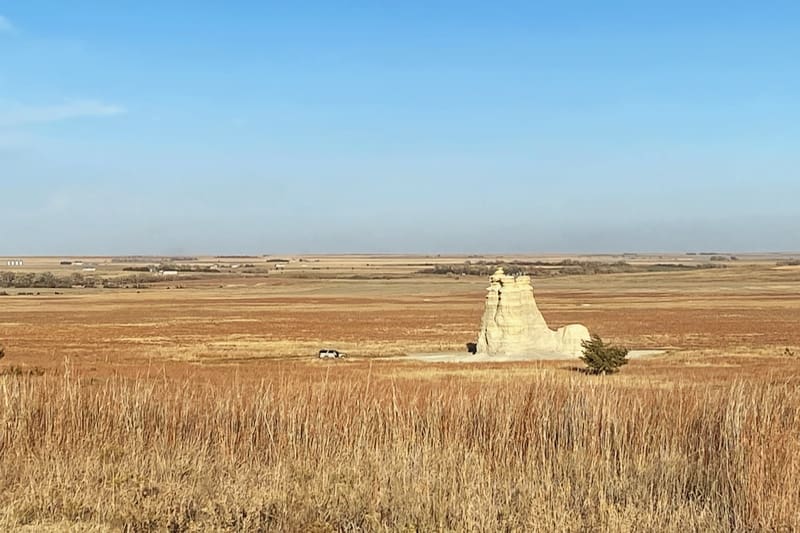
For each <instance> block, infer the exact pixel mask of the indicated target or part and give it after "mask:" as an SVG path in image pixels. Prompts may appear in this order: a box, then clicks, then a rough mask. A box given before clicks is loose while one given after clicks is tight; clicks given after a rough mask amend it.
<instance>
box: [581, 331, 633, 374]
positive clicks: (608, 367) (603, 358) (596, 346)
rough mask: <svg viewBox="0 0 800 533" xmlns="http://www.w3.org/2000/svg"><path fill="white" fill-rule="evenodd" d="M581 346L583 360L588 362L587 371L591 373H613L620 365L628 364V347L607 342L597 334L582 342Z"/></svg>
mask: <svg viewBox="0 0 800 533" xmlns="http://www.w3.org/2000/svg"><path fill="white" fill-rule="evenodd" d="M581 346H583V356H582V357H581V361H583V362H584V363H586V372H588V373H589V374H613V373H614V372H618V371H619V367H621V366H622V365H625V364H628V359H627V357H628V349H627V348H624V347H622V346H612V345H610V344H606V343H605V342H603V339H601V338H600V336H599V335H597V334H593V335H592V338H591V339H589V340H585V341H583V342H581Z"/></svg>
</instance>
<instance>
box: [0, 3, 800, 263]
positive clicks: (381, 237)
mask: <svg viewBox="0 0 800 533" xmlns="http://www.w3.org/2000/svg"><path fill="white" fill-rule="evenodd" d="M799 34H800V3H797V2H772V1H768V0H767V1H764V2H739V1H735V0H733V1H726V2H698V1H694V2H681V1H669V2H657V1H652V2H650V1H648V2H645V1H630V2H612V1H609V2H578V1H569V0H567V1H563V2H533V1H529V2H468V1H459V2H437V1H426V2H416V1H406V2H376V1H372V2H266V1H264V2H247V1H239V2H202V1H193V2H181V1H170V2H156V1H138V2H125V1H118V2H105V1H102V2H101V1H95V2H90V1H80V0H77V1H70V2H63V1H40V0H25V1H21V0H19V1H3V0H0V201H2V204H1V205H2V213H3V218H2V226H0V254H4V255H13V254H18V255H23V254H90V253H92V254H128V253H153V254H164V253H302V252H307V253H311V252H317V253H328V252H420V253H452V252H463V253H480V252H485V253H500V252H615V251H616V252H622V251H685V250H686V251H688V250H693V251H705V250H730V251H798V250H800V242H798V239H799V237H800V67H798V65H800V39H798V35H799Z"/></svg>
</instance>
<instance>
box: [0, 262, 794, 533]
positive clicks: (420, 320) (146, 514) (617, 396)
mask: <svg viewBox="0 0 800 533" xmlns="http://www.w3.org/2000/svg"><path fill="white" fill-rule="evenodd" d="M711 257H712V256H710V255H671V256H645V255H626V256H625V257H615V256H598V257H571V258H565V257H541V256H539V257H495V256H492V257H469V258H467V257H440V256H435V257H423V256H419V257H405V256H313V257H312V256H305V257H292V258H275V257H227V258H225V257H205V258H203V257H201V258H174V259H172V260H170V261H169V262H170V263H173V265H172V266H164V267H163V269H165V270H171V269H175V270H180V272H178V273H177V275H171V274H167V275H158V274H155V273H150V272H148V271H147V267H148V266H150V265H157V264H159V263H160V262H162V260H161V259H155V258H125V259H124V260H123V259H122V258H110V257H102V258H101V257H98V258H80V260H79V262H80V263H82V264H76V262H78V260H77V259H76V258H70V259H69V261H71V263H72V264H62V262H66V261H63V259H64V258H58V257H53V258H26V259H25V265H24V266H22V267H5V266H3V265H5V264H6V260H5V259H3V260H2V261H0V271H4V272H14V273H15V276H17V277H18V276H21V275H22V273H23V272H31V273H34V274H35V275H41V274H42V273H44V272H51V273H53V274H54V275H55V277H56V278H57V280H58V283H57V284H59V285H62V286H66V287H67V288H45V287H20V286H13V287H10V288H2V287H0V344H3V345H4V346H5V353H6V356H5V358H4V359H3V360H2V361H0V374H2V376H0V529H4V530H9V529H25V528H28V529H30V530H36V531H39V530H44V529H48V528H49V529H51V530H54V531H60V530H65V529H68V530H75V529H78V530H81V529H84V530H100V531H104V530H123V531H160V530H164V529H167V530H174V531H184V530H270V529H280V530H313V531H329V530H333V531H338V530H350V531H353V530H398V529H400V530H459V531H463V530H481V531H485V530H526V531H537V530H538V531H554V530H563V531H585V530H614V531H625V530H635V531H641V530H659V531H683V530H687V529H689V530H702V531H731V530H734V531H737V530H738V531H753V530H774V531H777V530H786V531H791V530H797V529H800V511H798V510H799V509H800V266H796V264H795V263H796V261H792V260H787V259H788V258H787V257H781V256H766V255H762V256H756V255H741V256H738V258H736V259H735V260H731V258H730V257H728V256H718V257H714V259H715V261H711ZM279 259H280V260H279ZM283 259H287V261H283ZM289 259H290V260H289ZM565 259H568V260H569V261H567V262H566V263H565V262H564V260H565ZM467 261H469V263H470V264H469V265H466V264H465V263H466V262H467ZM500 261H504V262H506V263H507V264H514V265H520V266H521V267H523V268H531V269H534V270H535V271H536V272H537V275H536V276H535V277H534V278H533V283H534V290H535V291H536V298H537V302H538V304H539V307H540V309H541V310H542V312H543V314H544V315H545V318H546V319H547V321H548V323H549V325H550V326H551V327H553V328H556V327H559V326H561V325H564V324H567V323H576V322H577V323H583V324H585V325H586V326H588V327H589V329H590V330H592V331H593V332H596V333H598V334H600V335H601V336H602V337H603V338H604V339H606V340H609V341H612V342H615V343H622V344H625V345H628V346H630V347H632V348H639V349H661V350H665V352H664V353H663V354H662V355H658V356H653V357H647V358H642V359H636V360H632V361H630V363H629V364H628V365H627V366H626V367H624V368H623V370H622V372H621V373H620V374H618V375H614V376H605V377H592V376H588V375H584V374H582V373H580V372H576V371H575V367H577V366H580V364H579V362H578V361H575V362H570V361H566V362H565V361H558V362H541V361H532V362H515V363H494V364H461V363H438V364H434V363H426V362H420V361H412V360H404V359H403V355H404V354H407V353H415V352H437V351H456V350H466V343H468V342H473V341H475V338H476V336H477V330H478V326H479V323H480V317H481V314H482V311H483V299H484V294H485V289H486V286H487V279H486V275H483V274H475V272H480V271H481V269H485V270H487V271H488V270H489V269H491V268H493V265H496V264H497V263H498V262H500ZM618 261H624V262H625V265H624V266H620V263H618ZM585 262H588V263H585ZM597 264H601V265H611V268H608V269H605V270H604V269H603V268H596V266H597ZM89 265H91V267H89ZM587 265H588V268H587ZM664 265H668V266H664ZM678 265H680V266H678ZM711 266H714V267H715V268H710V267H711ZM86 268H94V269H95V270H84V269H86ZM581 269H583V270H581ZM462 271H468V272H473V273H472V274H462V273H454V272H462ZM593 271H598V272H607V271H610V273H595V274H589V273H581V272H593ZM567 274H568V275H567ZM5 279H6V281H8V279H9V278H8V276H6V278H5ZM17 279H19V278H17ZM65 280H69V281H65ZM103 280H105V282H104V281H103ZM104 283H105V284H106V285H107V286H111V287H110V288H102V285H103V284H104ZM13 284H14V283H11V285H13ZM92 284H95V285H96V287H90V286H89V285H92ZM17 285H19V283H18V282H17ZM321 348H334V349H339V350H343V351H346V352H347V353H348V354H349V356H350V357H348V358H347V359H345V360H336V361H322V360H319V359H317V358H315V354H316V351H317V350H319V349H321Z"/></svg>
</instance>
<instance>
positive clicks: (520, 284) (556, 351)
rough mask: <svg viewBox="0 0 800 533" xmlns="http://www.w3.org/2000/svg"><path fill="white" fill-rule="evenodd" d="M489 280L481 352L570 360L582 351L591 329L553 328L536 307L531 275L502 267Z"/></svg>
mask: <svg viewBox="0 0 800 533" xmlns="http://www.w3.org/2000/svg"><path fill="white" fill-rule="evenodd" d="M489 280H490V281H491V284H490V285H489V289H488V292H487V294H486V309H485V311H484V313H483V319H482V320H481V331H480V333H479V335H478V346H477V353H478V355H489V356H491V355H497V356H511V355H527V356H534V357H538V358H541V359H571V358H573V357H579V356H580V355H581V352H582V347H581V342H582V341H583V340H585V339H589V330H588V329H586V327H585V326H583V325H581V324H570V325H569V326H564V327H563V328H559V329H558V330H557V331H553V330H551V329H550V328H548V327H547V323H546V322H545V320H544V317H543V316H542V313H541V312H540V311H539V308H538V307H537V306H536V300H535V299H534V297H533V287H532V286H531V279H530V277H529V276H510V275H507V274H506V273H505V272H503V269H502V268H499V269H498V270H497V272H495V273H494V275H492V276H491V277H490V278H489Z"/></svg>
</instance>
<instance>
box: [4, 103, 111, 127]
mask: <svg viewBox="0 0 800 533" xmlns="http://www.w3.org/2000/svg"><path fill="white" fill-rule="evenodd" d="M125 112H126V111H125V108H124V107H121V106H118V105H114V104H107V103H105V102H99V101H97V100H71V101H67V102H64V103H61V104H54V105H42V106H31V105H24V104H20V103H17V102H3V101H0V126H24V125H30V124H48V123H52V122H61V121H65V120H74V119H81V118H102V117H113V116H116V115H121V114H124V113H125Z"/></svg>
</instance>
